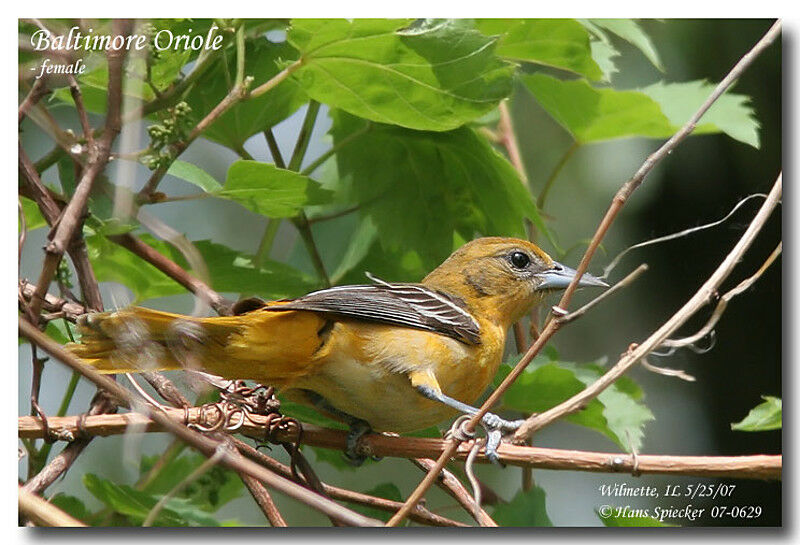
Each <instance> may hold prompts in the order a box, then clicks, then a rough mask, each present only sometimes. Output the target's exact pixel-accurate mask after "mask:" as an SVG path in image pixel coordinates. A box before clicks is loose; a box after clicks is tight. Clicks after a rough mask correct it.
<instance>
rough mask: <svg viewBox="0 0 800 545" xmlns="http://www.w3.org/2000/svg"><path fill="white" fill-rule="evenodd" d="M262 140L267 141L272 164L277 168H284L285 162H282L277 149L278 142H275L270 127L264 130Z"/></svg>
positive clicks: (279, 150)
mask: <svg viewBox="0 0 800 545" xmlns="http://www.w3.org/2000/svg"><path fill="white" fill-rule="evenodd" d="M264 138H265V139H266V141H267V147H268V148H269V153H270V155H272V162H273V163H275V166H276V167H278V168H286V162H284V160H283V156H282V155H281V149H280V148H279V147H278V141H277V140H275V134H274V133H273V132H272V127H269V128H268V129H265V130H264Z"/></svg>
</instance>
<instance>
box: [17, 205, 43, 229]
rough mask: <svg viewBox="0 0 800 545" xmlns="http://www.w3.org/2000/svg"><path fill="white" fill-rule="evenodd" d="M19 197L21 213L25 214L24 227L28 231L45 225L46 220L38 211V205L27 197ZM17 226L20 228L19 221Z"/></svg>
mask: <svg viewBox="0 0 800 545" xmlns="http://www.w3.org/2000/svg"><path fill="white" fill-rule="evenodd" d="M19 199H20V201H21V202H22V215H23V216H25V228H26V229H27V230H28V231H33V230H34V229H39V228H40V227H46V226H47V222H46V221H45V219H44V218H43V217H42V213H41V212H40V211H39V205H38V204H36V202H35V201H32V200H31V199H29V198H27V197H20V198H19ZM19 228H20V229H22V224H21V223H20V224H19Z"/></svg>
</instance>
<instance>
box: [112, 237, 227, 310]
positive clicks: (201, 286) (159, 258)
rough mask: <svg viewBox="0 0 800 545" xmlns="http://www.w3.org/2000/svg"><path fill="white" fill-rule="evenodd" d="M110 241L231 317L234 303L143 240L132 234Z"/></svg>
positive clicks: (113, 238)
mask: <svg viewBox="0 0 800 545" xmlns="http://www.w3.org/2000/svg"><path fill="white" fill-rule="evenodd" d="M108 238H109V240H111V241H112V242H115V243H117V244H119V245H120V246H122V247H123V248H125V249H126V250H128V251H130V252H132V253H133V254H135V255H137V256H139V257H140V258H142V259H144V260H145V261H147V262H148V263H150V264H151V265H153V266H154V267H155V268H157V269H158V270H160V271H161V272H163V273H164V274H166V275H167V276H169V277H170V278H172V279H173V280H175V281H176V282H177V283H178V284H180V285H181V286H183V287H185V288H186V289H187V290H189V291H191V292H192V293H193V294H195V295H196V296H198V297H199V298H200V299H202V300H203V301H205V302H206V303H208V304H209V305H210V306H211V308H213V309H214V310H215V311H217V313H219V314H221V315H230V313H231V310H230V308H231V305H232V302H231V301H229V300H228V299H226V298H225V297H223V296H222V295H220V294H219V293H217V292H216V291H214V290H213V289H211V288H210V287H209V286H208V284H206V283H205V282H202V281H201V280H198V279H197V278H195V277H194V276H192V275H190V274H189V273H188V272H186V270H184V268H183V267H181V266H180V265H178V264H177V263H175V262H174V261H172V260H171V259H170V258H168V257H167V256H165V255H163V254H161V253H160V252H158V251H156V250H155V249H154V248H152V247H150V246H148V245H147V244H145V243H144V242H142V240H140V239H138V238H136V237H135V236H133V235H131V234H130V233H126V234H123V235H112V236H109V237H108Z"/></svg>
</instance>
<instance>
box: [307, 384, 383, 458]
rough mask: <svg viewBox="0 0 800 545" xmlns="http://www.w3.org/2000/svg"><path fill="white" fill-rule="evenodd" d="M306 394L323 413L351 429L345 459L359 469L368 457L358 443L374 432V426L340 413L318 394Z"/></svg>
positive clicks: (308, 392)
mask: <svg viewBox="0 0 800 545" xmlns="http://www.w3.org/2000/svg"><path fill="white" fill-rule="evenodd" d="M305 394H306V396H307V397H308V398H309V399H310V400H311V402H312V403H313V404H314V407H316V408H317V409H319V410H321V411H323V412H326V413H329V414H330V415H331V416H334V417H336V418H338V419H339V420H341V421H342V422H344V423H345V424H347V425H348V426H349V427H350V431H348V432H347V442H346V447H345V450H344V457H345V459H346V460H347V462H348V463H350V464H351V465H353V466H356V467H358V466H360V465H361V464H363V463H364V460H366V459H367V456H365V455H363V454H361V453H360V452H359V445H358V443H359V441H361V438H362V437H364V436H365V435H367V434H368V433H371V432H372V426H370V424H369V422H367V421H366V420H362V419H360V418H357V417H355V416H353V415H351V414H347V413H346V412H344V411H340V410H339V409H337V408H336V407H334V406H333V405H331V404H330V403H329V402H328V400H327V399H325V398H324V397H322V396H321V395H319V394H318V393H316V392H312V391H309V390H307V391H306V392H305Z"/></svg>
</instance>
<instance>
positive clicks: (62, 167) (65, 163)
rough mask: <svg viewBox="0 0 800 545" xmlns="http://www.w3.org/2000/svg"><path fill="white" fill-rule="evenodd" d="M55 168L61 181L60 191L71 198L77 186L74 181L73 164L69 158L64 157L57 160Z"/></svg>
mask: <svg viewBox="0 0 800 545" xmlns="http://www.w3.org/2000/svg"><path fill="white" fill-rule="evenodd" d="M56 166H57V167H58V179H59V181H61V189H62V190H63V191H64V195H66V196H67V197H72V195H73V194H74V193H75V188H76V187H77V185H78V184H77V181H76V180H75V162H74V161H73V160H72V158H71V157H64V158H63V159H59V160H58V163H56Z"/></svg>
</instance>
